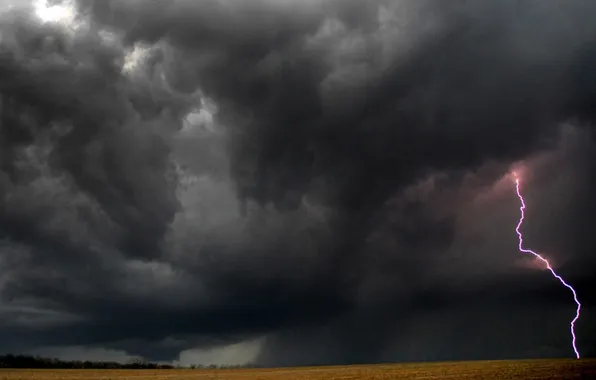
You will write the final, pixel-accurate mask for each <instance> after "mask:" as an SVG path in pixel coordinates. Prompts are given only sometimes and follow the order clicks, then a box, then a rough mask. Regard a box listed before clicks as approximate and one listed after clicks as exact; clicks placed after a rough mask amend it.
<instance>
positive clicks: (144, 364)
mask: <svg viewBox="0 0 596 380" xmlns="http://www.w3.org/2000/svg"><path fill="white" fill-rule="evenodd" d="M255 367H257V366H256V365H254V364H245V365H215V364H210V365H202V364H193V365H191V366H189V367H185V366H175V365H172V364H161V363H152V362H148V361H146V360H143V359H133V360H131V361H129V362H128V363H118V362H109V361H91V360H84V361H83V360H61V359H57V358H44V357H41V356H33V355H13V354H7V355H0V368H27V369H38V368H39V369H174V368H189V369H228V368H255Z"/></svg>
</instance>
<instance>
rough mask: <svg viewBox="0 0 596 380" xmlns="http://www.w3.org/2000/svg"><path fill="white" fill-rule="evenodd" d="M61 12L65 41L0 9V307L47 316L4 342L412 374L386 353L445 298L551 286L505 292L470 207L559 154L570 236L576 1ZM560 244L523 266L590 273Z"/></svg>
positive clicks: (85, 4) (591, 9)
mask: <svg viewBox="0 0 596 380" xmlns="http://www.w3.org/2000/svg"><path fill="white" fill-rule="evenodd" d="M78 6H79V8H80V11H81V12H82V14H81V17H82V18H83V21H85V22H86V24H85V26H82V27H80V28H79V29H77V30H76V31H68V30H65V29H64V28H60V27H57V26H55V25H51V24H46V25H41V24H40V23H39V22H37V21H36V20H34V17H33V16H31V15H27V14H26V13H25V12H24V11H23V12H20V11H15V12H16V13H14V12H13V13H9V14H4V15H2V17H3V20H6V21H5V22H3V23H2V26H1V27H0V32H1V34H0V41H1V45H0V122H1V130H0V160H1V161H0V185H1V187H0V195H1V196H2V198H1V199H0V202H2V203H0V206H1V207H2V208H1V209H0V223H1V224H0V235H1V236H2V238H3V239H4V241H5V245H6V247H11V249H8V248H5V247H4V246H2V248H0V249H2V251H1V252H2V257H1V258H2V261H1V263H2V264H3V269H2V271H3V272H0V273H3V275H2V277H0V290H1V291H2V295H3V298H2V299H1V300H2V301H1V302H0V307H1V308H5V309H7V310H8V308H10V310H18V314H19V315H25V314H27V313H29V314H31V313H33V311H32V310H35V312H37V313H42V314H43V313H46V314H48V315H49V313H52V312H53V313H54V314H52V315H58V316H57V317H55V318H56V319H57V321H55V322H54V323H55V325H53V326H52V327H44V328H42V327H37V328H35V329H31V322H30V319H28V321H29V322H27V323H24V322H23V320H24V319H23V318H18V319H16V318H15V319H14V320H8V321H6V323H4V322H3V324H2V325H0V331H1V333H2V335H3V336H6V337H8V338H7V339H4V342H9V343H4V344H5V345H9V346H8V347H10V344H13V345H14V346H15V347H16V346H17V340H22V339H23V338H22V337H23V336H25V337H26V339H25V340H27V341H30V343H29V345H35V344H37V345H44V346H56V345H58V346H59V345H72V346H78V345H102V344H105V345H110V347H111V348H115V349H120V350H125V351H127V352H129V353H130V354H133V355H136V354H141V355H144V356H147V357H151V358H157V359H161V358H169V359H171V358H173V357H175V355H176V353H177V352H180V351H181V350H185V349H188V348H191V347H193V346H197V347H202V346H210V345H212V344H215V342H217V344H226V343H232V342H235V341H239V340H246V339H252V338H255V337H258V336H263V335H268V336H269V337H268V338H267V339H266V340H265V343H264V345H265V346H264V349H263V352H262V354H261V356H260V358H259V359H258V360H260V361H262V362H263V363H267V364H292V363H300V364H304V363H311V362H316V363H330V362H338V363H348V362H359V361H375V360H379V359H380V358H384V357H386V356H387V355H391V354H390V352H394V353H395V354H394V355H396V356H395V358H396V359H399V357H403V358H410V356H409V355H411V353H408V352H407V348H404V347H403V346H400V347H399V348H398V349H395V350H393V349H391V346H392V345H393V342H394V340H399V336H400V334H401V335H403V334H406V333H405V332H404V331H405V330H407V328H406V326H409V325H412V326H417V327H416V328H421V327H420V326H419V323H418V322H415V321H416V320H417V319H418V316H419V315H423V314H421V313H424V312H425V311H426V312H428V311H429V310H443V308H446V307H448V306H446V305H449V302H450V301H449V300H452V301H451V302H453V303H457V302H464V301H457V297H463V299H465V300H474V299H475V295H477V294H479V293H481V292H487V290H488V289H492V287H493V286H494V285H495V284H496V285H498V286H499V287H503V288H504V290H503V291H501V292H496V293H497V294H501V295H505V297H507V296H510V295H511V291H510V290H508V289H515V290H518V289H520V286H521V288H522V289H524V290H525V289H529V290H527V292H528V294H530V295H535V296H536V295H540V296H541V297H545V298H546V294H550V297H553V296H552V295H553V294H555V293H556V291H554V292H555V293H552V292H550V291H549V292H546V293H540V292H536V291H535V290H532V289H530V288H528V287H526V288H524V287H523V285H522V284H521V282H520V281H523V279H522V280H520V278H522V277H523V276H521V275H520V276H517V273H520V271H523V270H522V269H520V268H517V271H513V272H514V273H513V274H508V272H511V271H512V267H515V265H514V264H511V263H509V260H508V258H507V257H503V254H502V253H501V252H503V251H508V250H515V241H514V236H513V239H511V232H512V231H510V230H506V229H503V228H496V227H495V228H493V227H491V226H494V225H502V224H504V223H507V224H511V223H514V222H515V218H516V217H517V215H516V214H514V213H513V212H515V211H517V210H516V208H515V207H516V204H514V203H513V201H516V200H515V199H514V200H512V202H510V203H509V200H508V201H503V200H499V199H497V200H493V201H480V206H478V205H477V204H475V203H474V201H472V199H476V198H481V196H482V195H486V194H488V196H489V198H490V196H492V195H491V194H492V193H498V192H499V191H500V190H498V186H496V185H495V186H496V187H495V186H493V185H494V183H495V181H497V180H498V179H499V178H502V176H503V174H504V173H506V172H507V171H508V170H509V166H510V164H512V163H513V162H515V161H518V160H530V159H532V158H533V157H535V155H536V154H537V153H544V152H546V153H544V154H547V155H551V156H552V157H558V158H560V160H561V162H564V164H561V168H563V169H566V168H570V167H573V168H574V169H573V173H575V174H574V175H575V176H576V177H574V178H581V179H582V180H581V181H579V180H577V181H575V182H574V186H573V188H572V189H567V193H566V194H568V195H569V196H575V195H578V196H580V197H581V199H582V200H583V202H582V203H581V204H578V205H573V206H574V207H573V212H571V211H570V212H569V218H570V219H572V218H573V215H579V214H576V213H575V212H576V211H577V210H580V212H582V213H583V214H582V217H583V218H584V219H589V218H592V219H590V220H593V215H594V214H593V213H590V212H589V210H593V205H594V201H593V199H594V198H593V196H592V194H593V193H592V192H590V191H589V190H588V189H593V188H594V186H593V183H592V182H593V175H592V176H586V175H585V174H586V173H593V172H594V170H593V168H592V167H590V164H587V163H589V162H593V160H591V158H592V157H593V155H594V149H593V145H592V142H591V135H590V131H591V130H592V122H593V117H594V116H595V115H594V102H595V100H594V99H596V82H595V81H594V77H593V67H594V63H595V59H596V58H595V57H596V54H594V51H596V47H595V46H596V27H594V26H593V23H592V18H593V15H595V14H596V5H592V3H590V2H587V1H579V0H577V1H567V2H565V3H564V4H561V3H560V2H555V1H543V2H540V3H536V2H518V1H500V2H496V1H494V2H493V1H477V2H473V3H472V2H465V1H460V2H449V3H447V2H444V1H435V0H426V1H366V2H365V1H355V0H348V1H329V2H324V1H317V0H312V1H304V2H292V1H282V0H279V1H275V0H262V1H246V2H240V1H224V0H221V1H215V0H213V1H190V0H186V1H182V0H179V1H168V2H166V1H135V2H132V1H107V0H104V1H92V0H79V1H78ZM19 12H20V13H19ZM17 16H18V17H17ZM135 48H137V49H142V48H147V49H148V50H146V52H145V54H144V55H143V56H142V57H143V58H142V59H141V60H140V61H139V62H137V63H138V64H137V66H136V68H134V69H132V71H131V73H130V72H129V73H126V67H127V64H128V63H127V62H128V60H129V59H130V54H129V53H130V51H132V50H133V49H135ZM201 97H203V98H202V99H203V100H201ZM205 99H208V100H209V102H212V103H213V104H214V106H213V107H212V109H210V110H207V111H206V109H207V108H205V107H203V111H201V112H203V113H202V114H198V113H196V112H197V109H198V108H201V102H202V101H205ZM215 109H216V111H215ZM193 112H194V116H193V117H194V119H193V117H191V116H188V115H189V114H192V113H193ZM197 115H198V116H197ZM211 118H212V119H213V120H211ZM195 119H198V120H200V122H196V121H195V122H193V121H192V120H195ZM568 121H570V122H573V123H574V124H576V125H578V126H579V127H577V130H582V131H584V132H582V133H584V134H579V132H578V135H577V136H579V137H577V136H576V140H577V141H584V142H585V146H584V147H583V150H581V153H579V154H578V155H576V156H573V157H571V156H565V155H564V154H562V155H561V153H560V152H563V153H564V152H566V151H567V150H565V148H564V147H563V148H561V146H560V140H561V134H560V131H561V124H562V123H564V122H568ZM193 123H194V124H193ZM195 124H196V125H195ZM189 125H190V126H189ZM201 128H202V129H201ZM582 139H583V140H582ZM553 151H557V152H559V153H553ZM580 156H581V157H580ZM570 157H571V158H570ZM530 161H531V160H530ZM530 161H527V162H530ZM574 162H578V163H584V164H583V166H582V165H579V166H578V165H572V163H574ZM527 166H528V167H530V168H532V167H536V168H540V167H545V166H541V165H540V164H530V163H528V164H527ZM470 177H472V180H470ZM582 181H583V182H582ZM548 182H549V181H548V179H541V180H540V183H548ZM551 188H553V189H554V188H556V186H555V185H552V186H551ZM495 189H496V190H495ZM482 202H484V203H482ZM506 202H507V208H506V210H510V209H511V210H513V211H504V210H505V209H504V207H503V205H504V204H505V203H506ZM555 203H556V202H555ZM578 203H579V202H578ZM556 204H557V205H559V206H560V207H559V209H560V208H562V206H561V205H560V203H556ZM509 206H511V207H509ZM474 207H479V208H478V209H475V208H474ZM474 210H481V211H474ZM484 211H485V212H484ZM482 212H484V214H483V215H482V216H480V217H479V215H478V214H479V213H482ZM487 215H493V216H492V217H488V216H487ZM483 218H485V219H486V220H485V221H481V220H482V219H483ZM553 226H554V225H553ZM472 227H476V229H475V230H474V228H472ZM536 228H538V227H536ZM553 228H554V227H553ZM493 229H495V231H492V230H493ZM474 231H476V233H477V234H483V236H485V235H486V234H487V233H488V232H490V233H492V234H493V235H494V237H495V238H492V237H487V238H486V239H488V240H487V241H488V242H490V244H487V246H483V241H482V240H474V239H480V238H478V237H477V236H476V235H474V233H475V232H474ZM578 231H579V232H578ZM564 235H565V237H566V238H565V239H563V240H558V241H555V239H552V241H551V240H549V243H552V244H549V247H545V248H546V249H551V248H552V249H555V248H554V247H563V246H567V245H566V244H567V243H568V242H570V241H576V242H579V243H575V244H576V245H575V246H573V250H574V252H575V254H574V256H573V257H574V259H575V258H578V260H579V258H580V257H588V256H589V255H591V250H590V248H589V247H594V245H593V242H592V240H589V239H590V237H589V236H590V232H589V231H588V230H587V229H586V227H584V229H583V230H582V229H579V230H571V229H569V230H566V232H565V234H564ZM575 235H581V236H575ZM535 236H539V234H537V235H535ZM497 239H499V242H498V243H496V241H497ZM508 239H511V240H508ZM582 239H583V240H582ZM536 240H538V238H536ZM547 240H548V239H547ZM563 241H564V242H563ZM557 244H558V246H557ZM491 246H492V247H491ZM478 247H482V248H481V249H480V248H478ZM495 250H496V251H497V252H495ZM468 252H474V254H472V253H468ZM478 252H479V253H478ZM557 257H559V256H557ZM590 260H591V259H584V261H583V262H585V263H587V262H591V261H590ZM479 263H480V264H481V265H484V267H483V266H479ZM482 263H484V264H482ZM489 263H490V264H492V266H489ZM483 271H486V273H484V272H483ZM571 272H574V271H571ZM575 273H577V274H576V277H577V280H578V281H579V280H582V278H583V280H582V281H587V280H586V278H588V277H589V275H590V274H586V273H585V272H584V273H583V274H582V273H580V272H579V271H578V272H575ZM458 278H459V279H460V280H458ZM526 278H527V277H526ZM532 278H534V277H533V276H532ZM458 281H460V282H458ZM462 282H463V283H464V284H466V285H470V284H473V285H474V286H473V288H472V289H471V290H467V292H468V293H466V292H463V293H462ZM507 282H512V283H513V285H511V284H509V285H508V286H507V284H505V283H507ZM541 284H545V282H541ZM488 293H490V292H488ZM461 294H464V296H461ZM468 297H469V298H468ZM557 297H558V293H556V294H555V296H554V298H557ZM465 302H467V301H465ZM470 302H473V301H470ZM557 302H558V301H556V302H555V303H557ZM389 306H391V307H389ZM461 309H462V310H465V311H466V312H467V311H468V310H469V309H470V308H469V307H463V308H461ZM522 309H523V308H522ZM520 310H521V309H520ZM56 312H59V313H58V314H55V313H56ZM15 313H17V312H15ZM60 313H63V314H60ZM71 317H72V318H75V319H76V321H75V322H73V321H72V320H71V319H69V318H71ZM28 318H31V317H28ZM60 318H62V320H60ZM25 319H26V318H25ZM358 329H360V331H361V332H360V333H358V332H356V331H355V330H358ZM15 332H18V334H17V333H15ZM385 332H391V334H385ZM431 333H432V332H431V331H430V330H429V331H428V332H426V333H424V332H421V333H420V334H422V335H424V334H427V335H424V337H425V338H424V339H430V340H431V341H432V339H431V337H429V336H428V334H431ZM301 334H305V336H306V337H305V338H304V339H302V340H301V339H299V338H298V337H297V336H300V335H301ZM422 335H421V336H422ZM19 337H20V338H19ZM167 338H180V339H181V340H182V341H183V342H184V343H181V344H177V345H174V346H171V347H166V345H162V344H160V342H163V341H164V340H166V339H167ZM311 338H312V339H311ZM421 339H422V338H421ZM424 339H422V340H424ZM10 342H13V343H10ZM19 344H22V343H19ZM429 344H430V343H429ZM309 347H310V348H312V349H309ZM316 347H318V348H319V349H315V348H316ZM436 347H438V345H437V346H436ZM436 347H435V349H436V350H438V351H440V347H439V348H436ZM460 348H461V350H459V351H457V350H456V351H457V352H455V353H454V354H453V358H455V357H460V356H461V357H464V356H465V355H467V353H469V352H470V351H469V350H468V349H467V348H463V347H460ZM505 349H506V347H505V348H503V350H505ZM392 350H393V351H392ZM404 350H405V351H404ZM299 351H305V352H307V354H302V353H298V352H299ZM388 352H389V353H388ZM433 352H437V351H433ZM492 352H493V354H492V355H494V356H499V355H502V353H503V351H502V350H501V351H499V350H498V349H496V348H495V350H494V351H492ZM429 355H431V356H433V355H434V356H433V357H440V358H444V356H441V354H440V353H437V354H436V355H435V354H429ZM458 355H459V356H458ZM486 355H488V356H490V355H491V353H486Z"/></svg>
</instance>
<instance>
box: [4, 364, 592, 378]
mask: <svg viewBox="0 0 596 380" xmlns="http://www.w3.org/2000/svg"><path fill="white" fill-rule="evenodd" d="M554 378H556V379H559V380H561V379H581V380H586V379H596V359H582V360H569V359H561V360H517V361H478V362H450V363H414V364H387V365H366V366H337V367H305V368H275V369H234V370H206V369H197V370H191V369H176V370H25V369H0V380H56V379H69V380H75V379H89V380H100V379H101V380H107V379H115V380H125V379H131V380H134V379H139V380H140V379H149V380H161V379H170V380H183V379H196V380H201V379H210V380H214V379H222V380H223V379H229V380H253V379H254V380H269V379H284V380H319V379H320V380H323V379H325V380H334V379H335V380H339V379H341V380H351V379H366V380H373V379H379V380H381V379H383V380H390V379H426V380H430V379H461V380H471V379H479V380H480V379H483V380H484V379H491V380H499V379H503V380H505V379H533V380H540V379H554Z"/></svg>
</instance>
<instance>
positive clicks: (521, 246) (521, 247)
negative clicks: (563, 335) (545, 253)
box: [513, 173, 582, 359]
mask: <svg viewBox="0 0 596 380" xmlns="http://www.w3.org/2000/svg"><path fill="white" fill-rule="evenodd" d="M513 176H514V177H515V189H516V191H517V197H518V198H519V201H520V203H521V207H520V208H519V210H520V211H521V216H520V218H519V223H518V224H517V227H516V228H515V232H517V236H518V237H519V246H518V247H519V250H520V252H523V253H530V254H532V255H534V256H535V257H536V258H537V259H539V260H541V261H542V262H543V263H544V264H546V268H547V269H548V270H549V271H550V273H552V275H553V276H554V277H555V278H556V279H557V280H559V281H560V282H561V284H563V286H565V287H566V288H568V289H569V290H571V292H572V293H573V299H574V300H575V303H576V304H577V310H576V313H575V318H573V320H572V321H571V336H572V338H573V340H572V347H573V351H574V352H575V356H576V357H577V358H578V359H579V358H580V355H579V351H578V350H577V346H576V338H575V322H577V320H578V319H579V315H580V311H581V307H582V305H581V304H580V303H579V300H578V299H577V293H576V292H575V289H573V287H572V286H571V285H569V284H568V283H566V282H565V280H564V279H563V277H561V276H559V275H558V274H557V272H555V270H554V269H553V268H552V267H551V266H550V263H549V262H548V260H547V259H545V258H544V257H542V256H540V255H539V254H538V253H536V252H534V251H532V250H530V249H525V248H524V237H523V235H522V233H521V231H520V228H521V226H522V224H523V223H524V217H525V213H524V211H525V209H526V202H525V201H524V197H523V195H522V193H521V190H520V187H521V186H520V179H519V177H518V176H517V173H513Z"/></svg>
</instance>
